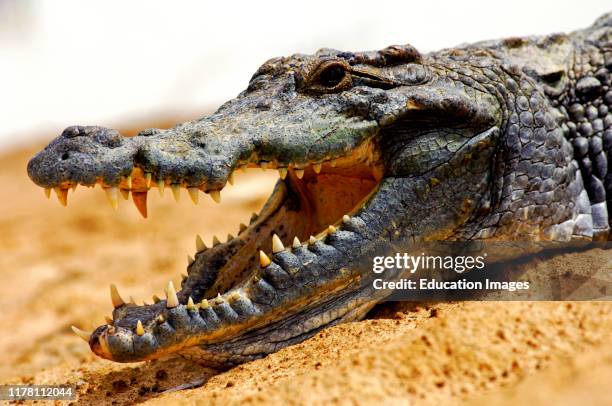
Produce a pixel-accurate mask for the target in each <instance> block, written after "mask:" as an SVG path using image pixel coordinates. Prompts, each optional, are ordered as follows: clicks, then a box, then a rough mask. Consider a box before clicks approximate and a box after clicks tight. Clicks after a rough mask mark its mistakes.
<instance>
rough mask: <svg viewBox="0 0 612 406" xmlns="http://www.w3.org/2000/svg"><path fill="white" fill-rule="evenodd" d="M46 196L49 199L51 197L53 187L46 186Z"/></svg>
mask: <svg viewBox="0 0 612 406" xmlns="http://www.w3.org/2000/svg"><path fill="white" fill-rule="evenodd" d="M45 197H46V198H47V199H49V198H51V189H49V188H45Z"/></svg>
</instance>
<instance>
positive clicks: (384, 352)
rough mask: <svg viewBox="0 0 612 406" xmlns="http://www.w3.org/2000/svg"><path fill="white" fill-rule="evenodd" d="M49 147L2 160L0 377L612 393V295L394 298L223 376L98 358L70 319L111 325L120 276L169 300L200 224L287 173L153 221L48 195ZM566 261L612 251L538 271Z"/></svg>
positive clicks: (124, 386)
mask: <svg viewBox="0 0 612 406" xmlns="http://www.w3.org/2000/svg"><path fill="white" fill-rule="evenodd" d="M38 147H39V146H33V147H32V148H29V149H27V150H21V151H17V152H12V153H9V154H5V155H4V156H2V157H0V184H2V185H3V192H4V199H2V200H0V269H1V272H2V276H3V278H2V279H3V283H2V284H0V308H1V309H2V312H0V325H1V326H3V334H1V335H0V383H6V382H26V383H37V384H41V383H54V384H61V383H71V384H75V385H77V388H78V396H79V397H78V402H79V403H82V404H119V405H122V404H134V403H147V404H175V403H176V404H202V405H208V404H238V403H240V404H477V405H481V404H482V405H484V404H491V403H494V404H529V403H532V404H533V403H537V404H541V403H550V404H576V403H578V402H585V404H601V405H603V404H612V392H610V390H609V384H610V382H611V381H612V302H513V303H510V302H485V303H479V302H463V303H435V304H415V303H396V304H385V305H382V306H379V307H377V308H375V310H374V311H373V312H372V314H371V315H370V316H369V317H368V318H367V319H366V320H364V321H361V322H357V323H349V324H346V325H342V326H337V327H334V328H331V329H328V330H325V331H323V332H321V333H319V334H318V335H316V336H315V337H313V338H312V339H310V340H307V341H306V342H304V343H302V344H299V345H296V346H293V347H290V348H286V349H284V350H282V351H280V352H278V353H275V354H272V355H270V356H268V357H266V358H264V359H261V360H257V361H254V362H251V363H248V364H244V365H242V366H239V367H236V368H233V369H231V370H229V371H225V372H219V371H215V370H212V369H208V368H205V367H202V366H199V365H197V364H194V363H193V362H190V361H186V360H183V359H181V358H175V359H168V360H160V361H155V362H150V363H144V364H132V365H121V364H115V363H112V362H108V361H104V360H100V359H97V358H96V357H95V356H93V355H92V354H91V353H90V352H89V349H88V346H87V345H85V343H84V342H83V341H82V340H80V339H79V338H78V337H76V336H75V335H73V334H72V333H71V332H70V325H71V324H75V325H77V326H80V327H82V328H85V329H91V328H93V327H94V326H96V325H99V324H102V323H103V320H104V316H105V315H109V314H110V311H111V303H110V300H109V297H108V288H107V286H108V284H109V283H111V282H114V283H116V284H117V285H118V286H119V288H120V291H121V292H122V294H123V295H124V296H129V295H132V296H134V298H135V299H136V301H137V302H141V301H143V300H147V301H150V297H151V295H152V294H153V293H156V294H157V295H159V296H161V293H162V289H163V286H164V285H165V284H166V283H167V281H168V280H169V279H172V280H173V281H174V283H175V284H177V283H178V282H179V280H180V276H179V275H180V272H182V271H183V270H184V268H185V264H186V256H187V254H192V253H193V250H194V246H193V245H194V236H195V234H196V233H200V234H201V235H202V236H203V238H204V240H205V241H206V242H207V243H209V242H210V241H211V240H212V236H213V234H217V235H219V236H224V235H226V234H227V233H228V232H231V233H235V232H236V230H237V225H238V224H239V223H240V222H246V221H247V220H248V218H249V217H250V213H251V212H253V211H255V210H257V209H258V208H259V207H260V206H261V204H262V203H263V199H264V198H265V196H266V195H267V194H268V193H269V191H270V190H271V187H272V184H273V182H274V180H275V178H276V174H273V173H272V172H271V171H269V172H266V173H263V172H261V171H258V172H253V173H248V174H246V175H240V176H238V177H237V179H236V184H237V186H235V187H233V188H230V189H229V190H227V192H225V193H224V196H223V204H222V205H220V206H219V205H215V204H214V203H212V201H210V199H202V200H205V201H204V202H201V203H200V205H199V206H194V205H193V204H192V203H191V201H189V199H188V198H187V196H186V194H184V195H183V196H182V200H181V202H180V203H179V204H176V203H174V201H173V200H172V197H171V196H170V193H168V192H167V193H166V195H165V196H164V197H163V198H161V197H159V196H158V195H157V193H152V194H151V198H150V205H149V209H150V210H149V213H150V218H149V219H148V220H143V219H141V218H140V216H139V215H138V213H137V211H136V209H135V208H134V207H133V205H132V204H131V203H129V204H128V202H122V204H121V205H120V208H119V210H118V211H117V212H114V211H113V210H112V209H111V208H110V207H109V206H108V205H107V203H106V201H105V198H104V194H103V193H102V191H101V190H100V189H96V190H88V189H84V188H79V189H77V191H76V193H75V194H74V195H72V194H70V196H69V205H68V206H69V207H68V209H66V208H63V207H60V205H59V204H58V203H57V202H56V201H55V197H54V196H52V201H47V200H46V199H45V198H44V196H43V193H42V190H41V189H39V188H37V187H35V186H34V185H33V184H32V183H30V182H29V180H28V178H27V175H26V169H25V168H26V162H27V159H28V158H29V157H30V156H31V155H32V154H33V153H34V151H35V150H36V149H37V148H38ZM202 197H203V196H202ZM567 264H570V265H571V264H574V265H576V266H585V264H587V265H586V266H588V267H591V266H596V267H599V268H600V269H603V270H604V272H611V270H612V255H611V254H610V252H609V251H608V252H606V251H602V250H599V249H596V250H590V251H586V252H582V253H574V254H564V255H562V256H559V257H556V258H553V259H552V260H550V261H548V262H547V263H545V264H538V265H537V266H536V265H534V267H536V268H534V269H536V271H537V267H541V266H545V267H549V268H551V267H552V268H554V267H557V266H565V265H567ZM202 378H203V379H204V384H203V386H201V387H199V388H196V389H189V390H181V391H175V392H166V391H167V390H168V389H169V388H173V387H175V386H177V385H180V384H183V383H186V382H192V381H195V380H198V379H202Z"/></svg>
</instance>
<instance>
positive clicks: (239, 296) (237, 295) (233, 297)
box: [227, 291, 241, 301]
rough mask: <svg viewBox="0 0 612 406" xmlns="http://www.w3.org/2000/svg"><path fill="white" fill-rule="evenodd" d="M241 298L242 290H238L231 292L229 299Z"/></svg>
mask: <svg viewBox="0 0 612 406" xmlns="http://www.w3.org/2000/svg"><path fill="white" fill-rule="evenodd" d="M240 298H241V295H240V292H238V291H236V292H232V293H231V294H230V295H229V296H228V298H227V300H231V301H235V300H238V299H240Z"/></svg>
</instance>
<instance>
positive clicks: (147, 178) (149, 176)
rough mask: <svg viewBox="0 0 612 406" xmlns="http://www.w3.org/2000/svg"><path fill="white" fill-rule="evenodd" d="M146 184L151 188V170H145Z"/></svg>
mask: <svg viewBox="0 0 612 406" xmlns="http://www.w3.org/2000/svg"><path fill="white" fill-rule="evenodd" d="M144 178H145V185H146V186H147V189H149V188H151V172H145V176H144Z"/></svg>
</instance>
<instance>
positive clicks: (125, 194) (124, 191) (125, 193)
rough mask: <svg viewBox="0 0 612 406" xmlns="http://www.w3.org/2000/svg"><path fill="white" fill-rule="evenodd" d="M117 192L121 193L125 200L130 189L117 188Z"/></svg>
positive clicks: (128, 195) (128, 196)
mask: <svg viewBox="0 0 612 406" xmlns="http://www.w3.org/2000/svg"><path fill="white" fill-rule="evenodd" d="M119 192H120V193H121V197H123V200H127V199H129V198H130V191H129V190H127V189H119Z"/></svg>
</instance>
